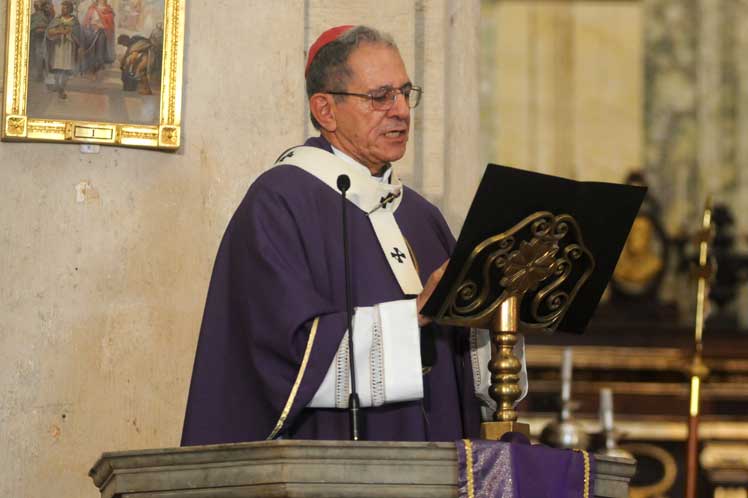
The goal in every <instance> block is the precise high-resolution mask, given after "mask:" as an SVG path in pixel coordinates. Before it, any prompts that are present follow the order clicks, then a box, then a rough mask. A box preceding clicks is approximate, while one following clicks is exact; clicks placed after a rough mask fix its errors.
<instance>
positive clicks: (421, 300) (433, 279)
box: [416, 260, 449, 327]
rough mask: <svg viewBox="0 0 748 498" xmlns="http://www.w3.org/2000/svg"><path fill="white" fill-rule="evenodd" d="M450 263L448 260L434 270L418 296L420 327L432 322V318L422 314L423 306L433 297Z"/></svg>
mask: <svg viewBox="0 0 748 498" xmlns="http://www.w3.org/2000/svg"><path fill="white" fill-rule="evenodd" d="M448 263H449V260H446V261H445V262H444V263H442V265H441V266H440V267H439V268H437V269H436V270H434V273H432V274H431V275H430V276H429V279H428V280H426V285H424V286H423V290H422V291H421V293H420V294H418V296H417V297H416V306H417V307H418V326H419V327H425V326H426V325H428V324H429V323H431V318H428V317H426V316H423V315H421V309H423V306H424V305H425V304H426V301H428V300H429V298H430V297H431V294H433V293H434V289H436V286H437V284H438V283H439V281H440V280H441V279H442V277H443V276H444V270H446V269H447V264H448Z"/></svg>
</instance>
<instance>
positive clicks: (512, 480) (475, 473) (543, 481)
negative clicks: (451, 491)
mask: <svg viewBox="0 0 748 498" xmlns="http://www.w3.org/2000/svg"><path fill="white" fill-rule="evenodd" d="M510 434H511V433H510ZM520 436H521V435H520ZM521 439H522V440H524V442H511V443H510V442H501V441H485V440H472V441H470V440H463V441H457V442H456V443H455V447H456V448H457V466H458V471H459V476H458V482H457V486H458V496H459V498H586V497H588V496H593V480H592V476H593V475H594V473H595V471H594V466H595V462H594V458H593V457H592V455H590V454H589V453H587V452H584V453H583V452H581V451H573V450H558V449H554V448H549V447H547V446H543V445H539V444H538V445H530V444H529V442H528V440H527V438H525V437H524V436H521Z"/></svg>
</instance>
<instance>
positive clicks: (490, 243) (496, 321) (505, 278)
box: [435, 211, 595, 440]
mask: <svg viewBox="0 0 748 498" xmlns="http://www.w3.org/2000/svg"><path fill="white" fill-rule="evenodd" d="M594 267H595V262H594V258H593V257H592V253H591V252H590V251H589V250H588V249H587V248H586V247H585V245H584V242H583V240H582V234H581V231H580V229H579V226H578V224H577V222H576V220H575V219H574V218H573V217H572V216H570V215H568V214H561V215H554V214H553V213H551V212H548V211H539V212H536V213H534V214H532V215H530V216H528V217H526V218H525V219H524V220H522V221H520V222H519V223H517V224H516V225H515V226H513V227H512V228H511V229H509V230H507V231H505V232H502V233H500V234H498V235H495V236H492V237H489V238H487V239H485V240H484V241H482V242H481V243H480V244H478V245H477V246H476V247H475V249H474V250H473V252H472V253H471V254H470V256H469V257H468V258H467V260H466V262H465V264H464V266H463V268H462V269H461V270H460V274H459V276H458V278H457V279H456V280H455V282H456V283H455V284H454V285H453V287H452V289H450V292H449V294H448V297H447V299H446V300H445V302H444V304H443V305H442V307H441V309H440V310H439V313H438V314H437V315H436V317H435V319H436V320H437V321H438V322H440V323H445V324H450V325H458V326H463V327H473V328H487V329H489V330H490V332H491V361H490V363H489V366H488V369H489V371H490V372H491V387H490V389H489V395H490V396H491V398H492V399H493V400H494V401H495V402H496V410H495V411H494V413H493V421H491V422H484V423H483V424H482V427H481V433H482V437H483V438H484V439H494V440H495V439H499V438H501V436H502V435H503V434H504V433H506V432H521V433H524V434H525V435H527V436H528V437H529V426H528V425H527V424H523V423H519V422H517V412H516V411H515V410H514V403H515V402H516V401H517V399H518V398H519V396H520V395H521V389H520V386H519V372H520V370H521V367H522V365H521V364H520V361H519V359H517V357H516V356H515V355H514V351H513V348H514V345H515V344H516V343H517V333H518V332H533V331H544V332H550V331H554V330H555V329H556V327H558V325H559V324H560V323H561V321H562V320H563V318H564V316H565V315H566V312H567V311H568V310H569V308H570V306H571V304H572V302H573V300H574V298H575V297H576V295H577V293H578V292H579V289H580V288H581V286H582V285H583V284H584V283H585V282H586V281H587V279H588V278H589V277H590V275H591V274H592V271H593V270H594Z"/></svg>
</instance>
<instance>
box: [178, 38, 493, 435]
mask: <svg viewBox="0 0 748 498" xmlns="http://www.w3.org/2000/svg"><path fill="white" fill-rule="evenodd" d="M306 86H307V94H308V97H309V108H310V113H311V119H312V122H313V124H314V126H315V127H316V128H317V129H318V130H319V131H320V134H321V136H319V137H316V138H311V139H309V140H307V142H306V144H305V145H304V146H301V147H295V148H292V149H289V150H288V151H286V152H285V153H283V154H282V155H281V157H280V158H279V159H278V160H277V162H276V166H275V167H273V168H272V169H270V170H269V171H267V172H266V173H264V174H263V175H262V176H260V177H259V178H258V179H257V180H256V181H255V182H254V184H253V185H252V186H251V188H250V189H249V192H248V193H247V195H246V196H245V198H244V200H243V201H242V203H241V205H240V206H239V208H238V209H237V211H236V213H235V214H234V216H233V218H232V219H231V222H230V223H229V225H228V228H227V230H226V234H225V235H224V238H223V241H222V243H221V247H220V249H219V252H218V256H217V258H216V263H215V267H214V271H213V277H212V280H211V284H210V289H209V292H208V298H207V303H206V308H205V315H204V317H203V324H202V329H201V332H200V338H199V343H198V348H197V354H196V359H195V366H194V371H193V377H192V384H191V387H190V394H189V401H188V406H187V413H186V417H185V423H184V431H183V435H182V444H183V445H193V444H208V443H223V442H235V441H250V440H261V439H272V438H277V437H284V438H296V439H348V437H349V419H348V414H347V413H346V410H345V409H344V408H345V407H346V406H347V404H348V393H349V390H350V372H349V355H350V354H353V356H354V358H355V361H356V367H355V379H356V385H357V390H358V392H359V396H360V398H361V404H362V407H363V408H362V410H361V412H362V417H363V419H364V420H363V422H364V423H363V425H364V427H365V433H364V434H363V436H364V437H365V438H366V439H369V440H401V441H407V440H410V441H448V440H455V439H459V438H462V437H475V436H477V435H478V433H479V424H480V404H479V401H478V398H477V397H476V394H475V388H476V387H477V386H476V384H478V383H479V379H478V376H475V377H476V378H475V379H474V375H473V365H472V362H471V359H474V357H475V355H474V354H473V355H471V345H470V335H469V334H468V333H466V332H465V331H464V330H458V329H450V328H446V327H440V326H437V325H436V324H433V323H429V321H428V320H427V319H426V318H425V317H423V316H420V315H419V313H418V311H419V310H420V309H421V307H422V306H423V304H424V303H425V301H426V300H427V299H428V297H429V296H430V294H431V292H432V290H433V289H434V286H435V285H436V283H437V282H438V280H439V278H440V276H441V273H442V272H443V266H442V265H443V263H444V262H445V260H447V258H448V257H449V254H450V250H451V248H452V245H453V243H454V239H453V237H452V235H451V234H450V231H449V229H448V227H447V225H446V223H445V221H444V219H443V217H442V215H441V214H440V213H439V211H438V209H437V208H436V207H434V206H433V205H432V204H430V203H429V202H428V201H426V200H425V199H424V198H423V197H421V196H420V195H418V194H417V193H416V192H414V191H413V190H410V189H409V188H407V187H405V186H403V185H402V184H401V183H400V181H399V179H398V178H397V176H396V175H395V173H394V172H393V168H392V162H394V161H397V160H398V159H400V158H401V157H402V156H403V155H404V154H405V148H406V144H407V142H408V134H409V131H410V113H411V108H413V107H415V106H416V105H418V102H419V99H420V96H421V89H420V88H419V87H417V86H416V85H414V84H413V82H411V80H410V78H409V77H408V74H407V71H406V69H405V65H404V64H403V60H402V58H401V57H400V54H399V51H398V49H397V47H396V46H395V44H394V42H393V41H392V39H391V38H390V37H388V36H385V35H382V34H380V33H379V32H377V31H376V30H373V29H371V28H367V27H363V26H358V27H351V26H342V27H338V28H333V29H331V30H329V31H327V32H325V33H324V34H323V35H322V36H320V38H319V39H318V40H317V41H316V42H315V44H314V45H313V46H312V47H311V49H310V51H309V57H308V62H307V70H306ZM340 174H347V175H348V176H349V177H350V180H351V187H350V191H349V197H348V199H349V200H348V201H346V202H349V203H351V204H349V209H348V210H347V211H348V213H349V214H348V234H349V238H350V254H351V268H350V269H351V275H352V285H351V287H352V288H351V291H352V298H353V305H354V306H355V316H354V320H353V330H354V336H353V342H354V345H353V352H351V351H349V347H348V338H347V332H346V329H347V319H346V312H345V310H346V297H345V295H346V293H345V279H344V263H343V261H344V255H343V239H342V233H341V232H342V225H341V209H342V208H341V196H340V193H339V192H338V190H337V188H336V180H337V178H338V176H339V175H340ZM422 282H425V284H424V285H423V287H422ZM422 342H423V343H424V344H425V345H428V346H429V347H426V348H424V354H423V355H422V354H421V348H422V344H421V343H422ZM426 353H427V354H426ZM422 356H423V358H422ZM478 371H480V370H478ZM484 380H485V379H484Z"/></svg>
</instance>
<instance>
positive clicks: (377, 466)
mask: <svg viewBox="0 0 748 498" xmlns="http://www.w3.org/2000/svg"><path fill="white" fill-rule="evenodd" d="M596 461H597V463H596V469H595V474H594V496H599V497H610V498H618V497H626V496H628V482H629V479H630V478H631V476H632V475H633V474H634V470H635V464H634V462H633V461H631V460H626V459H620V458H613V457H603V456H599V457H597V458H596ZM90 475H91V477H92V479H93V481H94V483H95V484H96V486H97V487H98V488H99V490H100V491H101V496H102V498H117V497H121V498H125V497H127V498H176V497H189V498H208V497H210V498H229V497H230V498H261V497H262V498H268V497H273V498H282V497H297V498H306V497H309V498H312V497H325V498H344V497H356V498H390V497H391V498H411V497H412V498H442V497H443V498H456V497H457V496H458V490H457V476H458V468H457V452H456V450H455V445H454V443H409V442H351V441H303V440H276V441H261V442H252V443H237V444H223V445H212V446H191V447H184V448H169V449H154V450H141V451H123V452H112V453H104V454H103V455H102V456H101V458H100V459H99V460H98V461H97V462H96V464H95V465H94V466H93V468H92V469H91V471H90ZM517 498H522V497H517Z"/></svg>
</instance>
